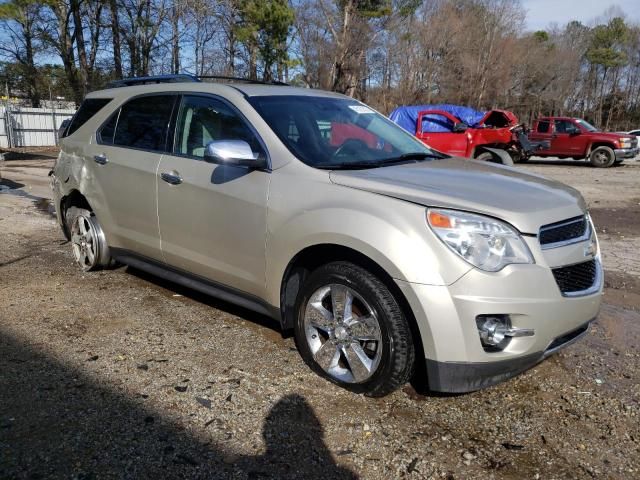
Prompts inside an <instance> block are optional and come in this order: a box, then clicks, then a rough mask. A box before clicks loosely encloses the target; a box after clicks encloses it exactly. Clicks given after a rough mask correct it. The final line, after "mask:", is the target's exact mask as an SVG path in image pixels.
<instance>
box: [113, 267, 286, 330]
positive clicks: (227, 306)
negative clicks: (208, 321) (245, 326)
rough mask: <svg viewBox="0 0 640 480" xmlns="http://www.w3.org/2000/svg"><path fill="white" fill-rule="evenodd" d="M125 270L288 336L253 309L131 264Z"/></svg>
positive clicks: (175, 293) (275, 324) (196, 300)
mask: <svg viewBox="0 0 640 480" xmlns="http://www.w3.org/2000/svg"><path fill="white" fill-rule="evenodd" d="M125 271H126V272H127V273H128V274H131V275H133V276H134V277H136V278H138V279H140V280H142V281H144V282H148V283H152V284H153V285H155V286H157V287H160V288H162V289H164V290H167V291H168V292H171V294H172V295H180V296H183V297H186V298H189V299H191V300H193V301H195V302H198V303H202V304H204V305H207V306H209V307H211V308H215V309H217V310H222V311H223V312H226V313H228V314H229V315H234V316H236V317H240V318H242V319H244V320H247V321H249V322H252V323H254V324H256V325H259V326H261V327H265V328H268V329H270V330H273V331H274V332H278V333H281V334H282V336H283V338H288V336H290V334H289V333H288V332H282V330H281V328H280V324H279V323H278V322H277V321H276V320H274V319H273V318H270V317H267V316H266V315H262V314H260V313H257V312H254V311H253V310H249V309H248V308H244V307H241V306H238V305H235V304H233V303H229V302H225V301H224V300H220V299H218V298H215V297H212V296H211V295H207V294H206V293H201V292H198V291H197V290H193V289H191V288H188V287H183V286H182V285H179V284H177V283H173V282H171V281H169V280H165V279H164V278H161V277H158V276H155V275H152V274H150V273H147V272H144V271H142V270H138V269H136V268H134V267H131V266H127V267H125Z"/></svg>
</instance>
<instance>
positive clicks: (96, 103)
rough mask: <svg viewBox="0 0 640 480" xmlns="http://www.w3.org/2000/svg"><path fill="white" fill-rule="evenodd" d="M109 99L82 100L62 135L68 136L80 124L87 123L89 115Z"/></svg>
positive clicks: (99, 108) (100, 108) (94, 112)
mask: <svg viewBox="0 0 640 480" xmlns="http://www.w3.org/2000/svg"><path fill="white" fill-rule="evenodd" d="M110 101H111V99H110V98H87V99H86V100H85V101H84V102H82V105H80V108H79V109H78V111H77V112H76V114H75V115H74V116H73V118H72V119H71V123H69V126H68V127H67V130H66V132H64V133H63V135H62V136H63V137H68V136H69V135H71V134H72V133H73V132H75V131H76V130H78V129H79V128H80V127H81V126H82V125H84V124H85V123H87V122H88V121H89V119H90V118H91V117H93V116H94V115H95V114H96V113H98V112H99V111H100V110H102V108H103V107H104V106H105V105H106V104H107V103H109V102H110Z"/></svg>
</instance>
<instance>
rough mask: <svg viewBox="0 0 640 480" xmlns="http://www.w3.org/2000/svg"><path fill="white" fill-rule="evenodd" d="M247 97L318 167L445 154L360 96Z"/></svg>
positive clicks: (297, 151)
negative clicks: (344, 97) (375, 108)
mask: <svg viewBox="0 0 640 480" xmlns="http://www.w3.org/2000/svg"><path fill="white" fill-rule="evenodd" d="M248 100H249V102H250V103H251V105H253V107H254V108H255V109H256V110H257V111H258V113H259V114H260V115H261V116H262V118H263V119H264V120H265V121H266V122H267V124H269V126H270V127H271V129H272V130H273V131H274V132H275V133H276V135H278V137H279V138H280V140H282V141H283V142H284V144H285V145H286V146H287V148H288V149H289V150H290V151H291V153H293V154H294V155H295V156H296V157H298V158H299V159H300V160H302V161H303V162H304V163H306V164H307V165H310V166H312V167H316V168H373V167H379V166H382V165H384V164H390V163H392V162H402V161H418V160H422V159H424V158H432V157H442V155H439V154H436V153H435V152H432V151H431V150H429V148H427V146H426V145H424V144H423V143H422V142H421V141H419V140H417V139H416V138H414V137H413V136H412V135H410V134H409V133H407V132H405V131H404V130H403V129H402V128H400V127H398V126H397V125H395V124H394V123H392V122H391V121H390V120H388V119H387V118H385V117H383V116H382V115H380V114H378V113H376V112H374V111H373V110H372V109H370V108H369V107H367V106H365V105H363V104H362V103H360V102H358V101H356V100H350V99H342V98H330V97H312V96H303V95H297V96H296V95H291V96H289V95H282V96H269V97H250V98H249V99H248Z"/></svg>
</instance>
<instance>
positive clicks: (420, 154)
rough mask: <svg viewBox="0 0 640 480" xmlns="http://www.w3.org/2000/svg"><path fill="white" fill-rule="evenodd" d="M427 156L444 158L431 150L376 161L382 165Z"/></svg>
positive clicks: (424, 158) (422, 158)
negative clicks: (429, 151)
mask: <svg viewBox="0 0 640 480" xmlns="http://www.w3.org/2000/svg"><path fill="white" fill-rule="evenodd" d="M427 158H446V157H445V156H443V155H440V154H437V153H434V152H431V153H427V152H411V153H403V154H402V155H398V156H397V157H389V158H384V159H382V160H380V161H379V162H378V163H380V164H382V165H389V164H392V163H400V162H406V161H408V160H426V159H427Z"/></svg>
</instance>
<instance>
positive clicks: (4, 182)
mask: <svg viewBox="0 0 640 480" xmlns="http://www.w3.org/2000/svg"><path fill="white" fill-rule="evenodd" d="M0 186H2V187H6V188H8V189H10V190H17V189H19V188H22V187H24V183H18V182H14V181H13V180H9V179H8V178H0Z"/></svg>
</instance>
